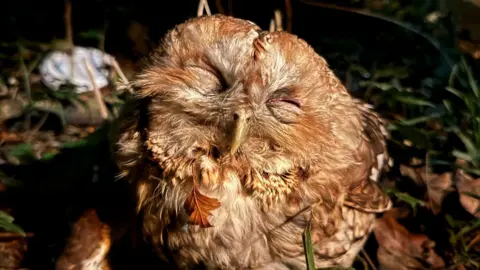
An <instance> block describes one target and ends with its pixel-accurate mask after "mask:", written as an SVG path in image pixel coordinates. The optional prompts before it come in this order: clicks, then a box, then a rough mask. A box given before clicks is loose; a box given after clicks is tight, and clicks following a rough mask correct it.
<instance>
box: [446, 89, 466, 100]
mask: <svg viewBox="0 0 480 270" xmlns="http://www.w3.org/2000/svg"><path fill="white" fill-rule="evenodd" d="M445 90H447V91H448V92H450V93H452V94H454V95H455V96H457V97H459V98H461V99H464V98H465V94H464V93H462V92H461V91H459V90H457V89H455V88H453V87H450V86H447V87H445Z"/></svg>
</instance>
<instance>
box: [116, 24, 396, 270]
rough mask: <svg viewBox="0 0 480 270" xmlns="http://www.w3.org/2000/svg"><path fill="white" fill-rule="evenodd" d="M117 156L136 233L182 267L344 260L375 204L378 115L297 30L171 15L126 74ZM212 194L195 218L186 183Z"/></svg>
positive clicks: (379, 197) (380, 134)
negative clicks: (127, 91) (147, 58)
mask: <svg viewBox="0 0 480 270" xmlns="http://www.w3.org/2000/svg"><path fill="white" fill-rule="evenodd" d="M132 86H133V88H134V89H135V92H134V93H135V96H136V98H137V105H136V106H133V107H132V108H131V110H130V112H129V113H127V115H126V116H124V118H123V119H122V121H123V122H122V126H121V136H120V138H119V140H118V144H117V145H118V149H117V152H116V153H117V161H118V164H119V167H120V169H121V170H122V175H121V176H122V177H124V178H125V179H128V180H130V181H132V183H134V184H135V185H136V187H137V189H138V213H139V215H141V217H142V219H143V232H144V234H145V236H146V239H148V240H149V241H150V243H151V244H152V245H153V246H154V247H155V248H156V249H157V251H158V254H159V255H160V256H163V257H164V258H173V259H174V260H175V261H176V263H177V265H178V266H179V267H181V268H184V267H188V266H190V265H193V264H197V263H201V264H204V265H205V266H207V267H208V268H212V269H215V268H220V269H240V268H255V269H259V268H263V269H305V268H306V264H305V256H304V249H303V242H302V233H303V231H304V230H305V228H306V227H307V226H308V225H309V226H311V230H312V238H313V244H314V249H315V254H314V255H315V260H316V266H317V267H327V266H335V265H342V266H349V265H351V264H352V262H353V260H354V257H355V256H356V254H357V253H358V252H359V250H360V249H361V248H362V247H363V244H364V242H365V240H366V238H367V237H368V235H369V233H370V231H371V229H372V226H373V224H374V220H375V214H376V213H380V212H383V211H385V210H387V209H389V208H390V205H391V203H390V200H389V198H388V196H387V195H386V194H385V193H384V192H383V191H382V190H381V188H380V187H379V186H378V184H377V182H376V181H377V179H378V175H379V172H380V171H381V170H382V168H383V164H384V161H385V159H386V158H387V155H386V147H385V136H386V132H385V129H384V128H383V126H382V121H381V120H380V119H379V117H378V116H377V115H376V114H375V113H374V112H372V111H371V110H370V109H369V108H368V106H367V105H366V104H364V103H362V102H361V101H358V100H355V99H353V98H352V97H351V96H350V95H349V93H348V92H347V91H346V89H345V87H344V86H343V85H342V83H341V82H340V80H339V79H338V78H337V77H336V76H335V75H334V74H333V72H332V71H331V70H330V69H329V67H328V65H327V63H326V61H325V60H324V59H323V58H322V57H320V56H319V55H317V54H316V53H315V52H314V50H313V49H312V48H311V47H310V46H309V45H308V44H307V43H306V42H305V41H303V40H301V39H299V38H298V37H296V36H294V35H292V34H289V33H286V32H265V31H262V30H261V29H259V28H258V27H257V26H256V25H255V24H253V23H251V22H248V21H245V20H240V19H236V18H231V17H226V16H221V15H215V16H209V17H201V18H195V19H191V20H189V21H187V22H185V23H183V24H181V25H178V26H177V27H175V29H173V30H172V31H170V32H169V33H168V34H167V35H166V37H165V38H164V41H163V44H162V45H161V48H160V49H159V50H158V51H157V52H156V53H154V54H153V58H152V63H151V65H149V66H148V67H147V68H146V69H145V70H144V71H143V72H141V73H140V74H139V75H138V77H137V78H136V80H135V81H134V82H133V84H132ZM194 187H195V188H196V189H198V192H200V194H202V195H204V196H207V197H209V198H212V199H216V200H218V201H219V202H220V206H219V207H218V208H216V209H214V210H212V211H211V215H210V216H208V223H209V224H210V225H211V227H206V226H200V225H195V224H192V222H191V218H190V213H189V212H188V211H187V210H188V209H187V208H186V207H185V201H186V199H187V197H189V195H190V194H192V189H193V188H194Z"/></svg>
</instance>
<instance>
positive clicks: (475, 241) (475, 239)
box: [467, 233, 480, 250]
mask: <svg viewBox="0 0 480 270" xmlns="http://www.w3.org/2000/svg"><path fill="white" fill-rule="evenodd" d="M478 242H480V233H478V234H477V236H475V238H473V239H472V241H470V243H468V245H467V250H470V248H471V247H472V246H473V245H475V244H476V243H478Z"/></svg>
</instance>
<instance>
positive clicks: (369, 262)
mask: <svg viewBox="0 0 480 270" xmlns="http://www.w3.org/2000/svg"><path fill="white" fill-rule="evenodd" d="M361 252H362V255H363V256H364V257H365V260H367V262H368V264H369V265H370V267H372V269H373V270H377V267H376V266H375V264H373V262H372V259H370V256H368V254H367V252H365V250H363V249H362V251H361Z"/></svg>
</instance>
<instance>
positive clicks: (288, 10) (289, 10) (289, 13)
mask: <svg viewBox="0 0 480 270" xmlns="http://www.w3.org/2000/svg"><path fill="white" fill-rule="evenodd" d="M285 9H286V13H287V31H288V32H290V33H291V32H292V28H293V26H292V24H293V23H292V17H293V12H292V1H291V0H285Z"/></svg>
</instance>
